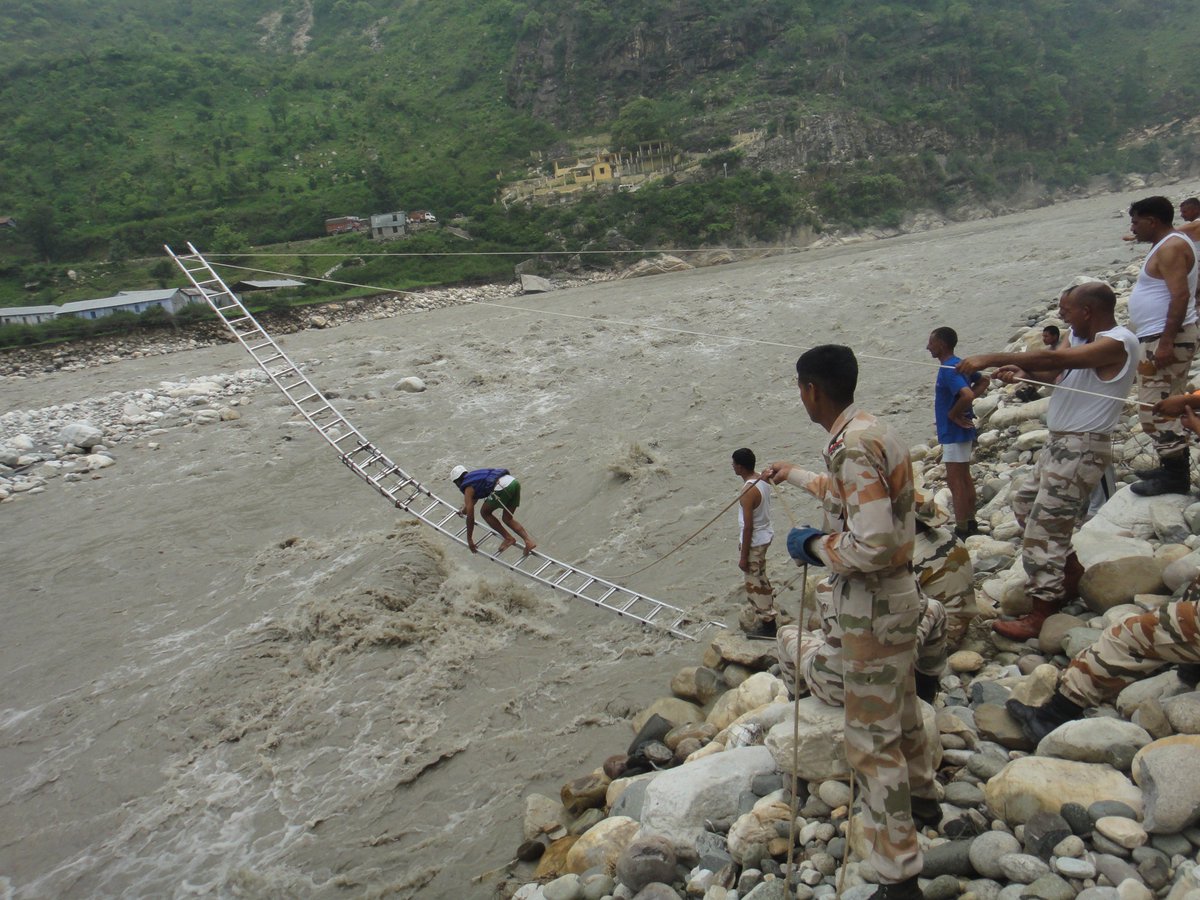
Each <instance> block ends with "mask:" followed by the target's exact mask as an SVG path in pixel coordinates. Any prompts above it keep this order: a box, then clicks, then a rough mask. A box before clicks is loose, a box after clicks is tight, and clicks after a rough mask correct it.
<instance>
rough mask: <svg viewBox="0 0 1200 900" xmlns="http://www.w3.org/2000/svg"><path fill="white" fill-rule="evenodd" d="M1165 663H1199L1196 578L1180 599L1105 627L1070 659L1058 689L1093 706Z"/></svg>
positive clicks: (1199, 590)
mask: <svg viewBox="0 0 1200 900" xmlns="http://www.w3.org/2000/svg"><path fill="white" fill-rule="evenodd" d="M1168 663H1200V579H1197V580H1196V581H1193V582H1192V583H1191V584H1190V585H1188V589H1187V591H1186V592H1185V593H1184V595H1183V598H1182V599H1180V600H1174V601H1172V602H1170V603H1167V604H1165V605H1164V606H1163V607H1162V608H1161V609H1157V610H1155V611H1153V612H1146V613H1142V614H1141V615H1138V616H1133V617H1132V618H1129V619H1126V620H1125V621H1123V622H1120V623H1118V624H1116V625H1113V626H1112V627H1111V628H1106V629H1105V630H1104V633H1103V634H1102V635H1101V636H1100V639H1099V640H1098V641H1096V643H1095V644H1093V645H1092V646H1091V647H1089V648H1088V649H1087V650H1084V651H1083V652H1081V653H1079V654H1077V655H1076V656H1075V658H1074V659H1073V660H1071V665H1069V666H1068V667H1067V670H1066V671H1065V672H1064V673H1063V677H1062V683H1061V685H1060V686H1059V690H1061V691H1062V693H1063V694H1064V695H1065V696H1066V698H1067V699H1068V700H1070V701H1071V702H1072V703H1076V704H1078V705H1079V706H1096V705H1098V704H1100V703H1103V702H1104V701H1106V700H1112V699H1113V698H1115V697H1116V696H1117V694H1119V693H1120V692H1121V690H1122V689H1123V688H1125V687H1127V686H1128V685H1130V684H1133V682H1135V681H1137V680H1138V679H1139V678H1143V677H1145V676H1146V675H1148V674H1150V673H1151V672H1153V671H1155V670H1156V669H1161V668H1162V667H1163V666H1165V665H1167V664H1168Z"/></svg>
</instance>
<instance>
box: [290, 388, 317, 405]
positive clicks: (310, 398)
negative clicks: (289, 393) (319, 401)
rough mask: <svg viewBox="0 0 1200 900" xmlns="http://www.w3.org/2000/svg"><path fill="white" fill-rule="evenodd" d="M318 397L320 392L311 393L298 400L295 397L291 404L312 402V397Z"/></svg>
mask: <svg viewBox="0 0 1200 900" xmlns="http://www.w3.org/2000/svg"><path fill="white" fill-rule="evenodd" d="M320 396H321V392H320V391H313V392H312V393H311V394H307V395H306V396H304V397H301V398H300V399H296V398H295V397H293V398H292V402H293V403H307V402H308V401H309V400H312V399H313V398H314V397H320Z"/></svg>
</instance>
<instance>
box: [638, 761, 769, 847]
mask: <svg viewBox="0 0 1200 900" xmlns="http://www.w3.org/2000/svg"><path fill="white" fill-rule="evenodd" d="M775 771H776V766H775V760H774V758H773V757H772V756H771V751H769V750H768V749H767V748H766V747H762V746H754V747H737V748H735V749H732V750H726V751H725V752H724V753H718V754H716V755H713V756H706V757H704V758H703V759H697V760H695V761H694V762H689V763H687V764H686V765H683V766H679V767H678V768H675V769H668V770H666V771H663V772H659V773H658V775H657V776H656V777H655V778H654V780H652V781H651V782H649V784H647V786H646V796H645V798H644V800H643V801H642V829H643V831H644V833H645V834H661V835H662V836H663V837H666V838H668V839H669V840H671V841H672V842H674V844H675V846H676V848H680V847H695V846H696V842H697V840H698V838H699V836H700V835H702V834H703V833H704V830H705V823H706V822H712V821H717V820H720V819H725V820H730V819H733V818H734V817H736V816H737V815H738V813H739V811H740V810H739V809H738V801H739V799H740V795H741V794H742V792H743V791H748V790H750V785H751V784H752V783H753V781H754V779H755V778H756V777H757V776H759V775H769V774H771V773H773V772H775Z"/></svg>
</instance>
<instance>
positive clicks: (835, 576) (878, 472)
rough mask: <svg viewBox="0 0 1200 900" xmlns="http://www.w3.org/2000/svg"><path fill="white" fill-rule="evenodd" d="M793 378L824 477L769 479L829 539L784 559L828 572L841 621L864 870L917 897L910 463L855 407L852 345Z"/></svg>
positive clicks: (922, 765) (894, 892) (817, 535)
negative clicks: (789, 490)
mask: <svg viewBox="0 0 1200 900" xmlns="http://www.w3.org/2000/svg"><path fill="white" fill-rule="evenodd" d="M796 375H797V380H798V383H799V387H800V400H801V402H802V403H803V404H804V409H805V411H806V412H807V413H808V416H809V418H810V419H811V420H812V421H814V422H816V423H817V424H818V425H820V426H821V427H822V428H824V429H825V430H826V431H828V432H829V434H830V441H829V444H828V446H827V447H826V448H825V452H824V454H823V455H824V459H825V465H826V469H827V472H826V473H824V474H819V473H816V472H810V471H807V470H805V469H802V468H800V467H799V466H795V465H792V464H791V463H786V462H777V463H773V464H772V465H770V466H768V467H767V468H766V470H764V472H763V477H764V478H766V479H768V480H770V481H771V482H772V483H773V484H779V483H780V482H783V481H787V482H788V483H790V484H794V485H796V486H797V487H801V488H804V489H805V490H807V491H808V492H809V493H811V494H813V495H814V496H816V497H818V498H819V499H820V500H821V503H822V505H823V507H824V509H825V526H824V529H823V530H822V529H817V528H793V529H792V531H791V533H790V534H789V535H788V553H789V554H790V555H791V556H792V557H793V558H794V559H796V560H797V561H798V562H801V563H804V564H806V565H818V566H828V567H829V569H830V571H831V572H832V575H831V576H830V578H829V590H830V597H829V601H828V602H829V604H830V606H831V608H832V609H833V610H835V611H836V616H834V617H832V618H831V620H830V621H829V622H828V623H827V627H828V628H829V629H830V632H829V634H828V635H827V636H826V638H827V640H829V641H830V642H831V643H832V644H835V645H837V646H840V648H841V661H842V670H843V671H842V679H843V689H844V705H845V710H846V712H845V716H846V719H845V743H846V759H847V761H848V762H849V763H850V766H851V768H852V769H853V770H854V773H855V776H856V778H857V779H858V782H859V784H860V785H861V797H862V807H863V820H864V828H865V833H866V837H867V840H868V841H869V842H870V844H871V852H870V854H869V855H868V857H867V862H868V863H869V864H870V865H871V866H872V867H873V868H874V870H875V871H876V873H878V876H879V879H880V884H879V886H878V887H877V888H876V889H875V892H874V894H872V897H873V898H874V900H920V897H921V890H920V887H919V886H918V885H917V875H918V874H919V873H920V871H921V864H922V857H921V849H920V847H919V846H918V844H917V831H916V826H915V824H914V822H913V816H912V808H911V799H910V790H911V791H913V792H915V793H917V794H924V795H928V794H932V793H933V792H934V791H935V790H936V788H935V786H934V780H933V774H934V773H933V760H932V757H931V754H930V753H929V748H928V747H927V746H926V740H925V732H924V729H923V728H922V723H921V712H920V709H919V707H918V702H917V694H916V685H915V682H914V676H913V666H914V661H915V657H916V650H917V622H918V619H919V618H920V615H921V609H922V598H921V592H920V591H919V590H918V588H917V580H916V575H915V574H914V572H913V565H912V558H913V540H914V534H915V530H916V524H915V521H916V520H915V515H914V508H913V507H914V502H913V496H914V484H913V472H912V460H911V458H910V457H909V453H908V448H907V447H906V446H905V445H904V443H903V442H902V441H901V440H900V438H899V436H898V435H897V434H896V433H895V432H894V431H893V430H892V429H891V428H889V427H888V426H887V425H885V424H884V423H882V422H880V421H879V420H878V419H876V418H875V417H874V416H872V415H869V414H867V413H865V412H860V411H859V410H858V409H857V408H856V407H855V405H854V390H855V388H856V387H857V384H858V361H857V360H856V359H855V357H854V353H853V351H851V350H850V348H849V347H841V346H835V345H831V344H826V345H824V346H820V347H814V348H813V349H811V350H808V351H806V352H805V353H804V354H803V355H802V356H801V357H800V359H799V360H797V362H796Z"/></svg>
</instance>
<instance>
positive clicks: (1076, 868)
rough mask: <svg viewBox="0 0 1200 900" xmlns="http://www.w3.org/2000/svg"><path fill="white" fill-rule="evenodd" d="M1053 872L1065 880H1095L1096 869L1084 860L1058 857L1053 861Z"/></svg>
mask: <svg viewBox="0 0 1200 900" xmlns="http://www.w3.org/2000/svg"><path fill="white" fill-rule="evenodd" d="M1054 870H1055V871H1056V872H1058V874H1059V875H1064V876H1066V877H1067V878H1079V879H1085V878H1095V877H1096V867H1095V865H1093V864H1092V863H1091V862H1089V861H1088V860H1086V859H1074V858H1073V857H1070V856H1060V857H1057V858H1056V859H1055V860H1054Z"/></svg>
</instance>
